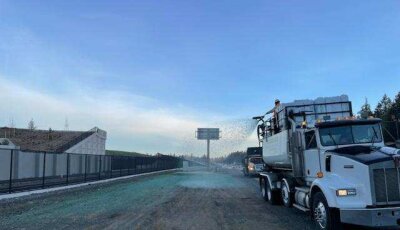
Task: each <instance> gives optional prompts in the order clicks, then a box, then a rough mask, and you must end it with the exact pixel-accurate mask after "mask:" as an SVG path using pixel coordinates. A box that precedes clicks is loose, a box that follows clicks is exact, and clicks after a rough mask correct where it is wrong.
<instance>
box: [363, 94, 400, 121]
mask: <svg viewBox="0 0 400 230" xmlns="http://www.w3.org/2000/svg"><path fill="white" fill-rule="evenodd" d="M359 114H360V115H361V116H368V117H370V116H373V117H376V118H380V119H382V120H383V121H400V92H398V93H397V95H396V96H395V97H394V99H393V100H392V99H391V98H390V97H389V96H387V95H386V94H385V95H383V97H382V99H381V100H380V101H379V102H378V104H377V105H376V107H375V109H374V110H372V109H371V105H370V104H369V103H368V99H365V103H364V104H363V105H362V106H361V110H360V112H359Z"/></svg>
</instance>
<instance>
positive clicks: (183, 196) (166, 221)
mask: <svg viewBox="0 0 400 230" xmlns="http://www.w3.org/2000/svg"><path fill="white" fill-rule="evenodd" d="M0 228H1V229H315V227H314V223H313V222H312V221H311V219H310V217H309V216H307V215H306V214H305V213H303V212H301V211H298V210H296V209H293V208H292V209H288V208H284V207H282V206H271V205H269V204H267V203H265V202H264V201H263V199H262V198H261V196H260V194H259V190H258V184H257V180H256V179H254V178H245V177H243V176H242V175H241V174H240V173H239V172H234V171H232V170H229V172H226V171H225V172H205V171H186V172H176V173H169V174H163V175H156V176H148V177H143V178H140V179H129V180H126V181H123V182H116V183H112V184H107V185H96V186H92V187H90V188H84V189H76V190H73V191H68V192H65V191H64V192H57V193H52V194H47V195H39V196H34V197H28V198H23V199H14V200H11V201H6V202H2V203H0Z"/></svg>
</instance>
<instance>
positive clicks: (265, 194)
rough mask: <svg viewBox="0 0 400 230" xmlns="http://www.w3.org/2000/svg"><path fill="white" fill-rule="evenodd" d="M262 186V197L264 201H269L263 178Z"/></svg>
mask: <svg viewBox="0 0 400 230" xmlns="http://www.w3.org/2000/svg"><path fill="white" fill-rule="evenodd" d="M260 180H261V181H260V186H261V196H262V197H263V199H264V200H265V201H268V196H267V191H266V188H265V182H266V181H265V178H264V177H261V178H260Z"/></svg>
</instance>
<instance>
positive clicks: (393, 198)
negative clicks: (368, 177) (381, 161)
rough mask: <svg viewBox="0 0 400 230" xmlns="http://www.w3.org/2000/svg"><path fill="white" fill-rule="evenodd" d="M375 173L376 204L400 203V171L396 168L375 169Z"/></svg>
mask: <svg viewBox="0 0 400 230" xmlns="http://www.w3.org/2000/svg"><path fill="white" fill-rule="evenodd" d="M373 173H374V176H373V178H374V184H375V200H376V203H378V204H390V203H396V202H400V187H399V184H400V182H399V170H398V169H396V168H384V169H374V170H373Z"/></svg>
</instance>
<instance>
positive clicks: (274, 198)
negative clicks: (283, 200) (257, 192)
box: [264, 178, 280, 205]
mask: <svg viewBox="0 0 400 230" xmlns="http://www.w3.org/2000/svg"><path fill="white" fill-rule="evenodd" d="M264 181H265V193H266V194H265V195H266V197H267V201H268V203H270V204H272V205H278V204H279V200H280V192H279V190H273V189H272V188H271V186H270V185H269V181H268V178H265V180H264Z"/></svg>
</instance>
